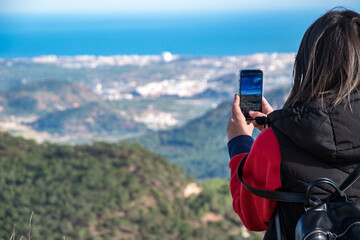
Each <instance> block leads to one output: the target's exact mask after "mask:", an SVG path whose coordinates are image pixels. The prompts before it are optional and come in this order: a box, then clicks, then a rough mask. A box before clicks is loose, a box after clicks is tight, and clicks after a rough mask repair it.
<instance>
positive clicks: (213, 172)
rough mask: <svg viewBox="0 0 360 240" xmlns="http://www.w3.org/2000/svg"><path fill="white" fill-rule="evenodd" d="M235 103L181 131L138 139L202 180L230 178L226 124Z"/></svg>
mask: <svg viewBox="0 0 360 240" xmlns="http://www.w3.org/2000/svg"><path fill="white" fill-rule="evenodd" d="M230 108H231V103H229V102H227V103H222V104H220V105H219V106H218V107H217V108H216V109H214V110H211V111H209V112H207V113H206V114H205V115H204V116H202V117H200V118H197V119H195V120H192V121H190V122H188V123H187V124H186V125H184V126H183V127H181V128H177V129H173V130H170V131H160V132H154V133H149V134H145V135H144V136H142V137H139V138H137V139H136V141H137V142H139V143H141V144H142V145H144V146H146V147H148V148H150V149H152V150H154V151H156V152H158V153H160V154H162V155H164V156H165V157H166V158H168V159H169V160H170V161H171V162H173V163H176V164H177V165H179V166H181V167H183V168H184V169H185V171H186V172H187V173H191V174H194V175H196V176H197V177H198V178H200V179H203V178H212V177H222V178H227V177H229V167H228V162H229V157H228V154H227V145H226V144H227V137H226V124H227V122H228V120H229V116H230Z"/></svg>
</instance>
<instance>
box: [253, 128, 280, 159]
mask: <svg viewBox="0 0 360 240" xmlns="http://www.w3.org/2000/svg"><path fill="white" fill-rule="evenodd" d="M251 150H256V151H261V152H267V153H269V152H279V151H280V149H279V143H278V140H277V138H276V135H275V133H274V131H273V130H272V128H267V129H265V130H263V131H262V132H261V133H260V134H259V136H258V137H257V138H256V140H255V142H254V144H253V147H252V149H251Z"/></svg>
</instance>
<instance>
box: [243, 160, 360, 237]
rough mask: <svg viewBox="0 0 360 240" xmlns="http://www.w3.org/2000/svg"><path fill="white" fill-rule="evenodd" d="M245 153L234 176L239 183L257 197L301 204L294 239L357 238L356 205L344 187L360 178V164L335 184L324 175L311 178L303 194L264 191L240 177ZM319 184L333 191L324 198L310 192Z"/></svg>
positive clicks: (359, 222) (358, 216)
mask: <svg viewBox="0 0 360 240" xmlns="http://www.w3.org/2000/svg"><path fill="white" fill-rule="evenodd" d="M246 158H247V156H245V157H244V159H243V160H242V161H241V162H240V164H239V167H238V170H237V176H238V179H239V180H240V182H241V183H242V184H243V186H244V187H245V188H246V189H247V190H248V191H249V192H250V193H252V194H255V195H257V196H259V197H262V198H266V199H270V200H275V201H281V202H295V203H304V208H305V213H304V214H303V215H302V216H301V217H300V219H299V220H298V222H297V225H296V229H295V240H335V239H336V240H348V239H351V240H357V239H358V240H360V205H359V204H356V203H352V202H350V201H349V200H348V199H347V197H346V195H345V193H344V192H345V190H346V189H347V188H348V187H350V186H351V185H352V184H353V183H354V182H356V181H357V180H358V178H359V177H360V165H359V166H357V167H356V169H355V170H354V171H353V172H352V173H351V174H350V175H349V176H348V177H347V178H346V179H345V181H344V182H343V183H342V184H341V185H340V187H338V186H337V185H336V183H335V182H333V181H332V180H331V179H328V178H318V179H315V180H314V181H312V182H311V183H310V184H309V186H308V189H307V191H306V193H305V194H300V193H293V192H283V191H267V190H261V189H257V188H254V187H251V186H249V185H247V184H245V183H244V182H243V180H242V176H243V175H242V171H243V168H244V165H245V162H246ZM319 184H329V185H330V186H332V187H333V188H334V192H333V193H332V194H330V196H329V197H327V198H326V199H324V200H320V199H318V198H316V197H315V196H312V195H311V190H312V188H313V187H314V186H316V185H319ZM274 220H275V226H276V234H277V240H283V239H284V238H283V236H282V234H281V227H280V219H279V214H278V212H276V213H275V219H274Z"/></svg>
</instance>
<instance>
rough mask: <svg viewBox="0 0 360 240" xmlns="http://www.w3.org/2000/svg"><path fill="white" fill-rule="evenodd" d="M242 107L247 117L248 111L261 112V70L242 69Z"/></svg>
mask: <svg viewBox="0 0 360 240" xmlns="http://www.w3.org/2000/svg"><path fill="white" fill-rule="evenodd" d="M239 75H240V108H241V110H242V112H243V113H244V115H245V117H247V118H249V117H250V116H249V115H248V112H249V111H250V110H251V111H259V112H261V106H262V103H261V101H262V89H263V88H262V85H263V73H262V71H261V70H241V71H240V73H239Z"/></svg>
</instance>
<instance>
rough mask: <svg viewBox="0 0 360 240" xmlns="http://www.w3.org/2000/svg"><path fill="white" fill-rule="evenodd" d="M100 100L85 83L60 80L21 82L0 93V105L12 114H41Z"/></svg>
mask: <svg viewBox="0 0 360 240" xmlns="http://www.w3.org/2000/svg"><path fill="white" fill-rule="evenodd" d="M101 101H102V100H101V98H100V97H99V96H98V95H96V94H95V93H93V92H92V91H91V90H90V89H89V88H88V87H86V86H85V85H82V84H79V83H73V82H68V81H60V80H42V81H37V82H31V83H28V84H22V85H20V86H18V87H15V88H12V89H10V90H8V91H6V92H4V93H1V94H0V105H2V106H3V107H4V109H5V111H6V112H9V113H12V114H43V113H47V112H51V111H54V110H66V109H69V108H74V107H79V106H82V105H85V104H87V103H89V102H101Z"/></svg>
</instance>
